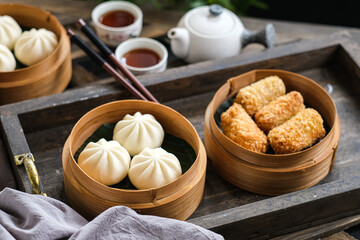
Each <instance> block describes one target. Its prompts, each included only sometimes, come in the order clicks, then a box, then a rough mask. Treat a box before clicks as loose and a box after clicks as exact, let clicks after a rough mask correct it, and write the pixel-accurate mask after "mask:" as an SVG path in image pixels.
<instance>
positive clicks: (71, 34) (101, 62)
mask: <svg viewBox="0 0 360 240" xmlns="http://www.w3.org/2000/svg"><path fill="white" fill-rule="evenodd" d="M67 33H68V35H69V37H70V40H71V41H72V42H74V43H76V44H77V45H78V46H79V47H80V48H81V49H82V50H83V51H84V52H85V53H86V54H87V55H88V56H89V57H90V58H92V60H93V61H95V62H96V63H97V64H99V65H100V66H101V67H102V68H103V69H105V71H107V72H108V73H109V74H111V75H112V76H113V77H114V78H115V80H117V81H118V82H119V83H121V84H122V85H123V86H124V87H125V88H126V89H127V90H128V91H130V92H131V93H132V94H133V95H134V96H136V97H137V98H138V99H142V100H145V101H147V100H148V99H147V98H146V97H145V96H144V95H143V94H142V93H140V92H139V91H138V90H137V89H136V88H134V86H132V85H131V84H130V83H129V82H128V81H126V80H125V78H124V77H123V76H121V75H120V74H119V73H118V72H117V71H116V70H115V69H114V68H113V67H112V66H111V65H110V64H109V63H108V62H106V61H105V60H104V59H103V58H102V57H101V56H100V55H99V54H98V53H97V52H95V51H94V50H93V49H92V48H90V47H89V46H88V45H87V44H86V43H85V42H84V41H83V40H82V39H81V38H80V37H79V36H78V35H76V34H75V33H74V32H73V31H72V30H71V29H68V31H67Z"/></svg>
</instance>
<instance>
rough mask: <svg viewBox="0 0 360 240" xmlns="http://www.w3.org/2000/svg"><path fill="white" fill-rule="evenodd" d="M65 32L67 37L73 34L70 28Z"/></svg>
mask: <svg viewBox="0 0 360 240" xmlns="http://www.w3.org/2000/svg"><path fill="white" fill-rule="evenodd" d="M67 34H68V36H69V37H72V36H74V35H75V33H74V32H73V30H71V29H68V30H67Z"/></svg>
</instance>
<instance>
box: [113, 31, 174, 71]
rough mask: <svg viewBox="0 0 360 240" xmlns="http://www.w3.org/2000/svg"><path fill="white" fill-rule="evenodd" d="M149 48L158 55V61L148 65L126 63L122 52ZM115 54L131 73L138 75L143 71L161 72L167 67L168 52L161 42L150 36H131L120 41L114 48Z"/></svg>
mask: <svg viewBox="0 0 360 240" xmlns="http://www.w3.org/2000/svg"><path fill="white" fill-rule="evenodd" d="M142 48H145V49H149V50H152V51H154V52H155V53H157V54H158V55H159V57H160V61H159V63H157V64H155V65H153V66H150V67H143V68H142V67H133V66H129V65H127V64H126V62H125V59H124V57H123V56H124V54H126V53H128V52H130V51H132V50H135V49H142ZM115 56H116V57H117V59H118V60H119V61H120V62H121V63H122V64H124V66H125V67H126V68H127V69H129V70H130V71H131V72H132V73H133V74H135V75H140V74H145V73H154V72H163V71H165V70H166V67H167V59H168V52H167V50H166V48H165V46H164V45H163V44H161V43H160V42H159V41H156V40H154V39H151V38H143V37H140V38H132V39H128V40H126V41H124V42H122V43H121V44H120V45H119V46H118V47H117V48H116V50H115Z"/></svg>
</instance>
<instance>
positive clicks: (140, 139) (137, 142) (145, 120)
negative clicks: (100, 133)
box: [113, 112, 165, 156]
mask: <svg viewBox="0 0 360 240" xmlns="http://www.w3.org/2000/svg"><path fill="white" fill-rule="evenodd" d="M164 135H165V133H164V129H163V128H162V126H161V124H160V123H159V122H158V121H157V120H156V119H155V117H154V116H153V115H151V114H141V113H140V112H137V113H135V114H134V115H130V114H127V115H126V116H125V117H124V118H123V119H122V120H120V121H119V122H118V123H117V124H116V126H115V128H114V136H113V139H114V140H116V141H118V142H119V143H120V144H121V146H123V147H124V148H126V150H128V152H129V153H130V155H131V156H135V155H136V154H139V153H140V152H141V151H142V150H143V149H145V148H147V147H148V148H157V147H160V146H161V144H162V142H163V140H164Z"/></svg>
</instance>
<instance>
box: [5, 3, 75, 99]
mask: <svg viewBox="0 0 360 240" xmlns="http://www.w3.org/2000/svg"><path fill="white" fill-rule="evenodd" d="M0 15H9V16H11V17H13V18H14V19H15V20H16V21H17V23H18V24H19V25H20V26H21V27H25V28H37V29H39V28H45V29H47V30H50V31H52V32H54V33H55V34H56V36H57V37H58V45H57V47H56V48H55V50H54V51H53V52H52V53H51V54H50V55H49V56H48V57H46V58H45V59H43V60H42V61H40V62H38V63H36V64H34V65H32V66H28V67H24V68H19V69H16V70H15V71H11V72H0V105H2V104H7V103H13V102H18V101H22V100H26V99H31V98H36V97H41V96H46V95H51V94H55V93H60V92H62V91H64V90H65V88H66V86H67V85H68V83H69V82H70V79H71V73H72V66H71V49H70V40H69V38H68V37H67V35H66V31H65V29H64V27H63V26H62V25H61V23H60V22H59V21H58V20H57V18H56V17H55V16H54V15H52V14H51V13H49V12H46V11H44V10H41V9H39V8H36V7H33V6H29V5H23V4H15V3H7V4H5V3H4V4H0Z"/></svg>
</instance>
